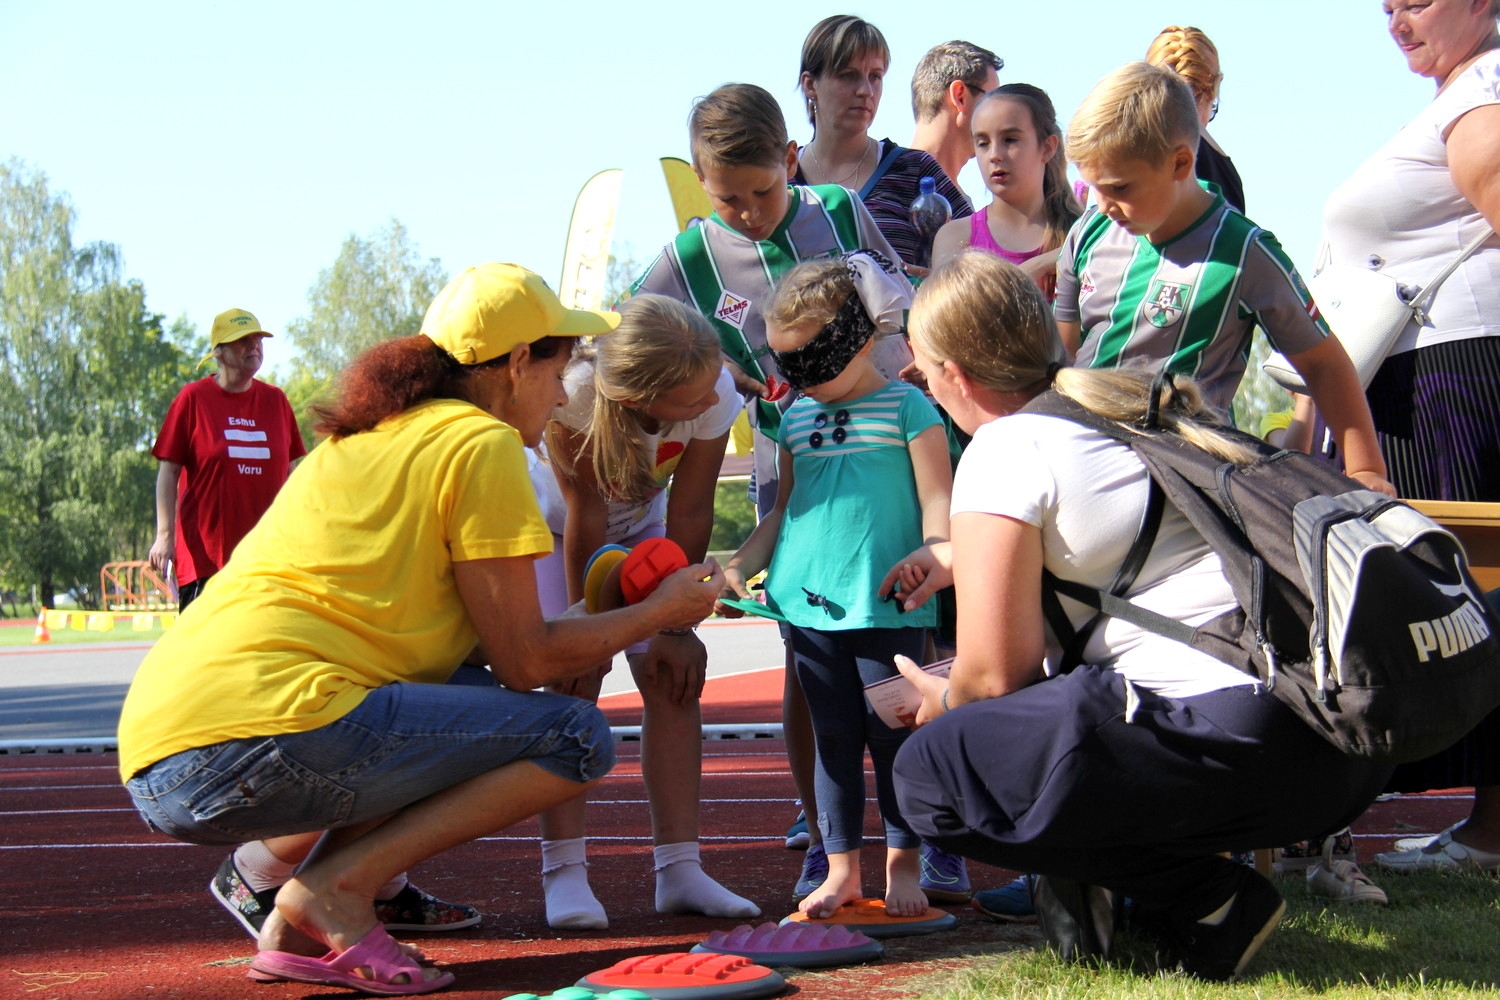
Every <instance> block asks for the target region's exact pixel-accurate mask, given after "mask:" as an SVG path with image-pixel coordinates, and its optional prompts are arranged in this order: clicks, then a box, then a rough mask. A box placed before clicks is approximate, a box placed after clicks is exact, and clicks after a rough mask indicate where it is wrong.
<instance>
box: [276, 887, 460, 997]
mask: <svg viewBox="0 0 1500 1000" xmlns="http://www.w3.org/2000/svg"><path fill="white" fill-rule="evenodd" d="M375 924H376V921H375V902H374V899H373V897H372V898H369V899H366V898H363V897H361V896H359V895H356V894H353V893H347V892H338V891H337V890H333V889H325V890H324V891H322V892H314V891H313V889H312V888H311V887H310V886H308V885H307V884H306V883H305V882H304V881H303V880H302V879H301V878H300V877H299V878H293V879H292V880H291V881H290V882H288V883H287V884H286V885H284V886H282V887H281V891H280V892H278V893H277V894H276V909H275V911H274V912H273V913H272V914H271V915H270V916H269V917H267V918H266V923H265V925H264V926H263V927H262V928H261V938H260V950H262V951H267V950H275V951H286V950H293V949H288V948H282V947H279V946H278V945H277V944H276V943H273V942H282V943H286V944H288V945H293V946H297V945H301V946H302V947H303V948H304V950H300V951H298V950H293V953H294V954H301V955H313V956H321V955H322V954H323V953H324V952H325V951H329V950H331V951H334V952H336V953H339V954H342V953H343V952H345V951H348V950H349V949H350V948H352V947H353V946H354V945H355V944H357V943H359V941H360V939H361V938H363V937H364V936H365V935H366V934H368V933H370V930H371V929H372V928H373V927H374V926H375ZM351 928H352V929H351ZM268 931H269V934H268ZM318 942H321V945H319V944H318ZM308 943H313V944H314V945H317V947H316V950H313V951H307V950H305V946H306V945H307V944H308ZM396 946H397V947H398V948H400V949H401V951H402V952H403V953H404V954H406V955H408V956H410V957H411V958H412V959H413V960H414V961H421V960H422V959H424V958H425V957H426V956H425V955H424V954H423V953H422V951H421V949H419V948H417V947H415V946H413V945H408V944H403V943H402V942H399V941H398V942H396ZM354 971H355V974H356V975H359V976H364V977H366V978H373V975H374V973H373V971H372V970H371V969H369V968H368V967H361V968H359V969H356V970H354ZM443 974H444V973H443V972H441V971H440V970H438V969H435V968H433V967H432V966H423V967H422V978H423V979H424V980H428V981H430V980H433V979H437V978H438V977H440V976H442V975H443ZM409 981H410V977H409V976H408V975H407V974H405V973H402V974H399V975H397V976H396V977H394V979H392V982H393V983H397V984H406V983H408V982H409Z"/></svg>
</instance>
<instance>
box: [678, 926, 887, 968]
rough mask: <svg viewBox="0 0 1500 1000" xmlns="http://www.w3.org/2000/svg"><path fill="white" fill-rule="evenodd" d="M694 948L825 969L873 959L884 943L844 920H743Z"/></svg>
mask: <svg viewBox="0 0 1500 1000" xmlns="http://www.w3.org/2000/svg"><path fill="white" fill-rule="evenodd" d="M693 951H695V952H716V953H718V954H721V955H739V956H741V957H743V958H748V959H749V960H750V961H752V962H754V963H756V964H757V965H768V966H774V965H790V966H792V967H794V968H798V969H826V968H830V967H832V966H835V965H855V964H858V963H860V962H873V961H875V960H877V959H879V958H882V957H884V955H885V946H884V945H882V944H881V943H880V942H879V941H873V940H871V939H870V937H869V936H868V935H866V934H864V933H863V932H861V931H857V930H852V929H850V928H848V927H845V926H843V925H841V924H815V923H790V924H781V925H780V926H777V925H776V924H773V923H770V922H769V921H767V922H766V923H763V924H761V925H760V926H758V927H751V926H750V925H749V924H740V925H739V926H738V927H736V928H735V929H734V930H732V931H714V932H713V933H712V934H710V935H709V936H708V940H706V941H704V942H703V943H702V944H698V945H694V946H693Z"/></svg>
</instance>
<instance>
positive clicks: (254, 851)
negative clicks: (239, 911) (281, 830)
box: [234, 840, 301, 892]
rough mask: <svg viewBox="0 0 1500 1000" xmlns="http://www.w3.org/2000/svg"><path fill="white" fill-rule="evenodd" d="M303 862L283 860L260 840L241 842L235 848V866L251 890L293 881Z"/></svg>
mask: <svg viewBox="0 0 1500 1000" xmlns="http://www.w3.org/2000/svg"><path fill="white" fill-rule="evenodd" d="M299 864H301V862H291V861H282V860H281V859H280V858H278V857H277V856H276V855H274V854H272V853H271V849H270V848H269V847H267V846H266V845H265V844H264V843H262V842H261V841H259V840H252V841H250V842H249V843H248V844H241V845H240V846H239V847H236V848H235V849H234V866H235V868H237V869H239V872H240V878H242V879H244V880H245V884H246V885H248V886H249V887H250V891H251V892H265V891H266V890H267V889H280V888H281V887H282V886H284V885H286V884H287V883H288V882H289V881H291V878H292V875H293V874H294V873H295V872H296V871H297V866H298V865H299Z"/></svg>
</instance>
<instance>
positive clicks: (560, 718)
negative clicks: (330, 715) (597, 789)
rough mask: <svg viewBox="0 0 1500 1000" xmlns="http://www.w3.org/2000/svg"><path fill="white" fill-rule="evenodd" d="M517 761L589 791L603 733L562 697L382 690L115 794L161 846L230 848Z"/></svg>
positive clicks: (598, 771)
mask: <svg viewBox="0 0 1500 1000" xmlns="http://www.w3.org/2000/svg"><path fill="white" fill-rule="evenodd" d="M516 761H531V762H532V763H534V764H536V765H537V766H538V767H541V768H543V769H544V770H546V771H548V772H549V773H551V774H555V775H557V776H558V777H560V778H565V779H567V780H569V781H576V782H579V783H580V784H582V783H585V782H590V781H594V780H596V779H598V778H601V777H603V776H604V775H605V774H607V773H608V772H609V770H610V768H612V767H613V766H614V763H615V750H614V739H613V737H612V736H611V735H610V731H609V723H608V722H607V721H606V720H605V718H604V715H603V713H601V712H600V711H599V710H598V709H597V708H596V707H594V706H593V705H591V704H589V703H588V702H586V701H581V700H579V699H577V698H570V697H568V696H567V695H560V694H552V693H549V692H542V691H511V690H509V689H507V688H503V687H499V686H487V687H473V686H464V685H457V684H446V685H445V684H390V685H387V686H385V687H380V688H375V689H373V690H372V691H370V693H369V694H368V695H366V696H365V699H364V700H363V701H362V702H360V704H359V705H358V706H357V707H356V708H355V709H354V710H353V711H351V712H350V713H349V714H347V715H345V716H344V717H343V718H341V719H338V720H336V721H334V722H331V723H329V724H327V725H325V726H323V727H321V728H319V729H314V730H311V731H308V732H303V733H285V734H281V735H276V736H260V737H249V738H243V739H234V740H226V741H224V742H222V743H214V744H212V745H210V746H205V747H198V748H197V749H193V750H184V751H182V752H180V753H175V754H173V755H172V756H170V757H166V758H164V759H162V760H160V761H157V762H156V763H155V764H153V765H151V766H150V767H148V768H146V769H145V770H143V771H141V772H139V773H138V774H136V775H135V776H134V777H132V778H131V779H130V780H128V781H127V782H126V783H125V787H126V789H127V790H128V791H129V792H130V794H131V797H132V798H133V799H134V800H135V805H136V808H137V809H138V810H140V813H141V815H142V816H143V817H144V818H145V820H146V822H147V824H148V825H150V826H151V827H152V828H154V829H156V830H159V831H161V832H162V833H164V834H166V835H167V836H169V837H174V838H176V839H178V840H185V841H188V842H190V843H195V844H238V843H242V842H244V841H248V840H261V839H264V838H266V837H277V836H285V835H287V834H295V833H308V832H312V831H315V830H326V829H331V828H334V827H340V826H348V825H351V824H355V823H363V822H366V821H368V820H372V819H377V818H379V817H381V816H386V815H389V814H390V813H393V812H395V811H397V810H399V809H401V808H403V807H405V806H408V805H410V804H411V803H413V802H417V801H419V800H421V799H425V798H427V797H428V796H430V795H432V794H434V793H436V792H440V791H442V790H443V789H445V788H449V787H451V786H453V785H456V784H458V783H460V782H462V781H466V780H467V779H469V778H472V777H475V776H477V775H481V774H485V773H488V772H490V771H493V770H495V769H496V768H499V767H503V766H504V765H506V764H511V763H514V762H516Z"/></svg>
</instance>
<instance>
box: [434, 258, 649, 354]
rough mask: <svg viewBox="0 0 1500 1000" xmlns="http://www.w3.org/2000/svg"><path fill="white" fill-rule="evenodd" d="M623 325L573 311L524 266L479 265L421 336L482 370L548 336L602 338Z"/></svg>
mask: <svg viewBox="0 0 1500 1000" xmlns="http://www.w3.org/2000/svg"><path fill="white" fill-rule="evenodd" d="M619 325H620V314H619V313H615V312H606V311H603V310H598V309H569V308H568V307H567V306H565V305H563V304H562V302H561V301H559V300H558V298H557V295H556V294H555V293H554V292H553V291H552V289H550V288H548V287H547V282H545V281H543V280H542V276H541V275H539V274H537V273H536V272H534V271H528V270H527V269H526V268H524V267H521V266H520V265H519V264H479V265H477V266H475V267H470V268H466V269H465V270H464V271H463V272H462V273H461V274H459V275H458V277H456V278H454V279H453V280H452V281H450V282H448V284H447V286H446V287H445V288H444V289H443V290H442V291H441V292H438V295H437V298H435V299H433V300H432V305H430V306H428V308H427V315H426V316H425V317H423V319H422V330H421V332H422V333H423V334H425V335H426V336H427V337H428V339H430V340H431V341H432V342H433V343H434V344H437V345H438V346H439V347H441V348H442V349H443V350H445V351H447V352H448V353H449V354H451V355H452V356H453V357H454V359H455V360H457V361H458V363H459V364H462V365H477V364H482V363H483V362H485V361H491V360H493V359H495V358H498V357H502V356H504V355H506V354H509V353H510V352H511V351H512V350H514V349H515V348H516V347H517V346H518V345H520V344H532V343H535V342H536V341H538V340H541V339H542V338H543V337H590V336H598V335H599V334H601V333H609V332H610V331H611V330H613V329H614V328H615V327H617V326H619Z"/></svg>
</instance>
